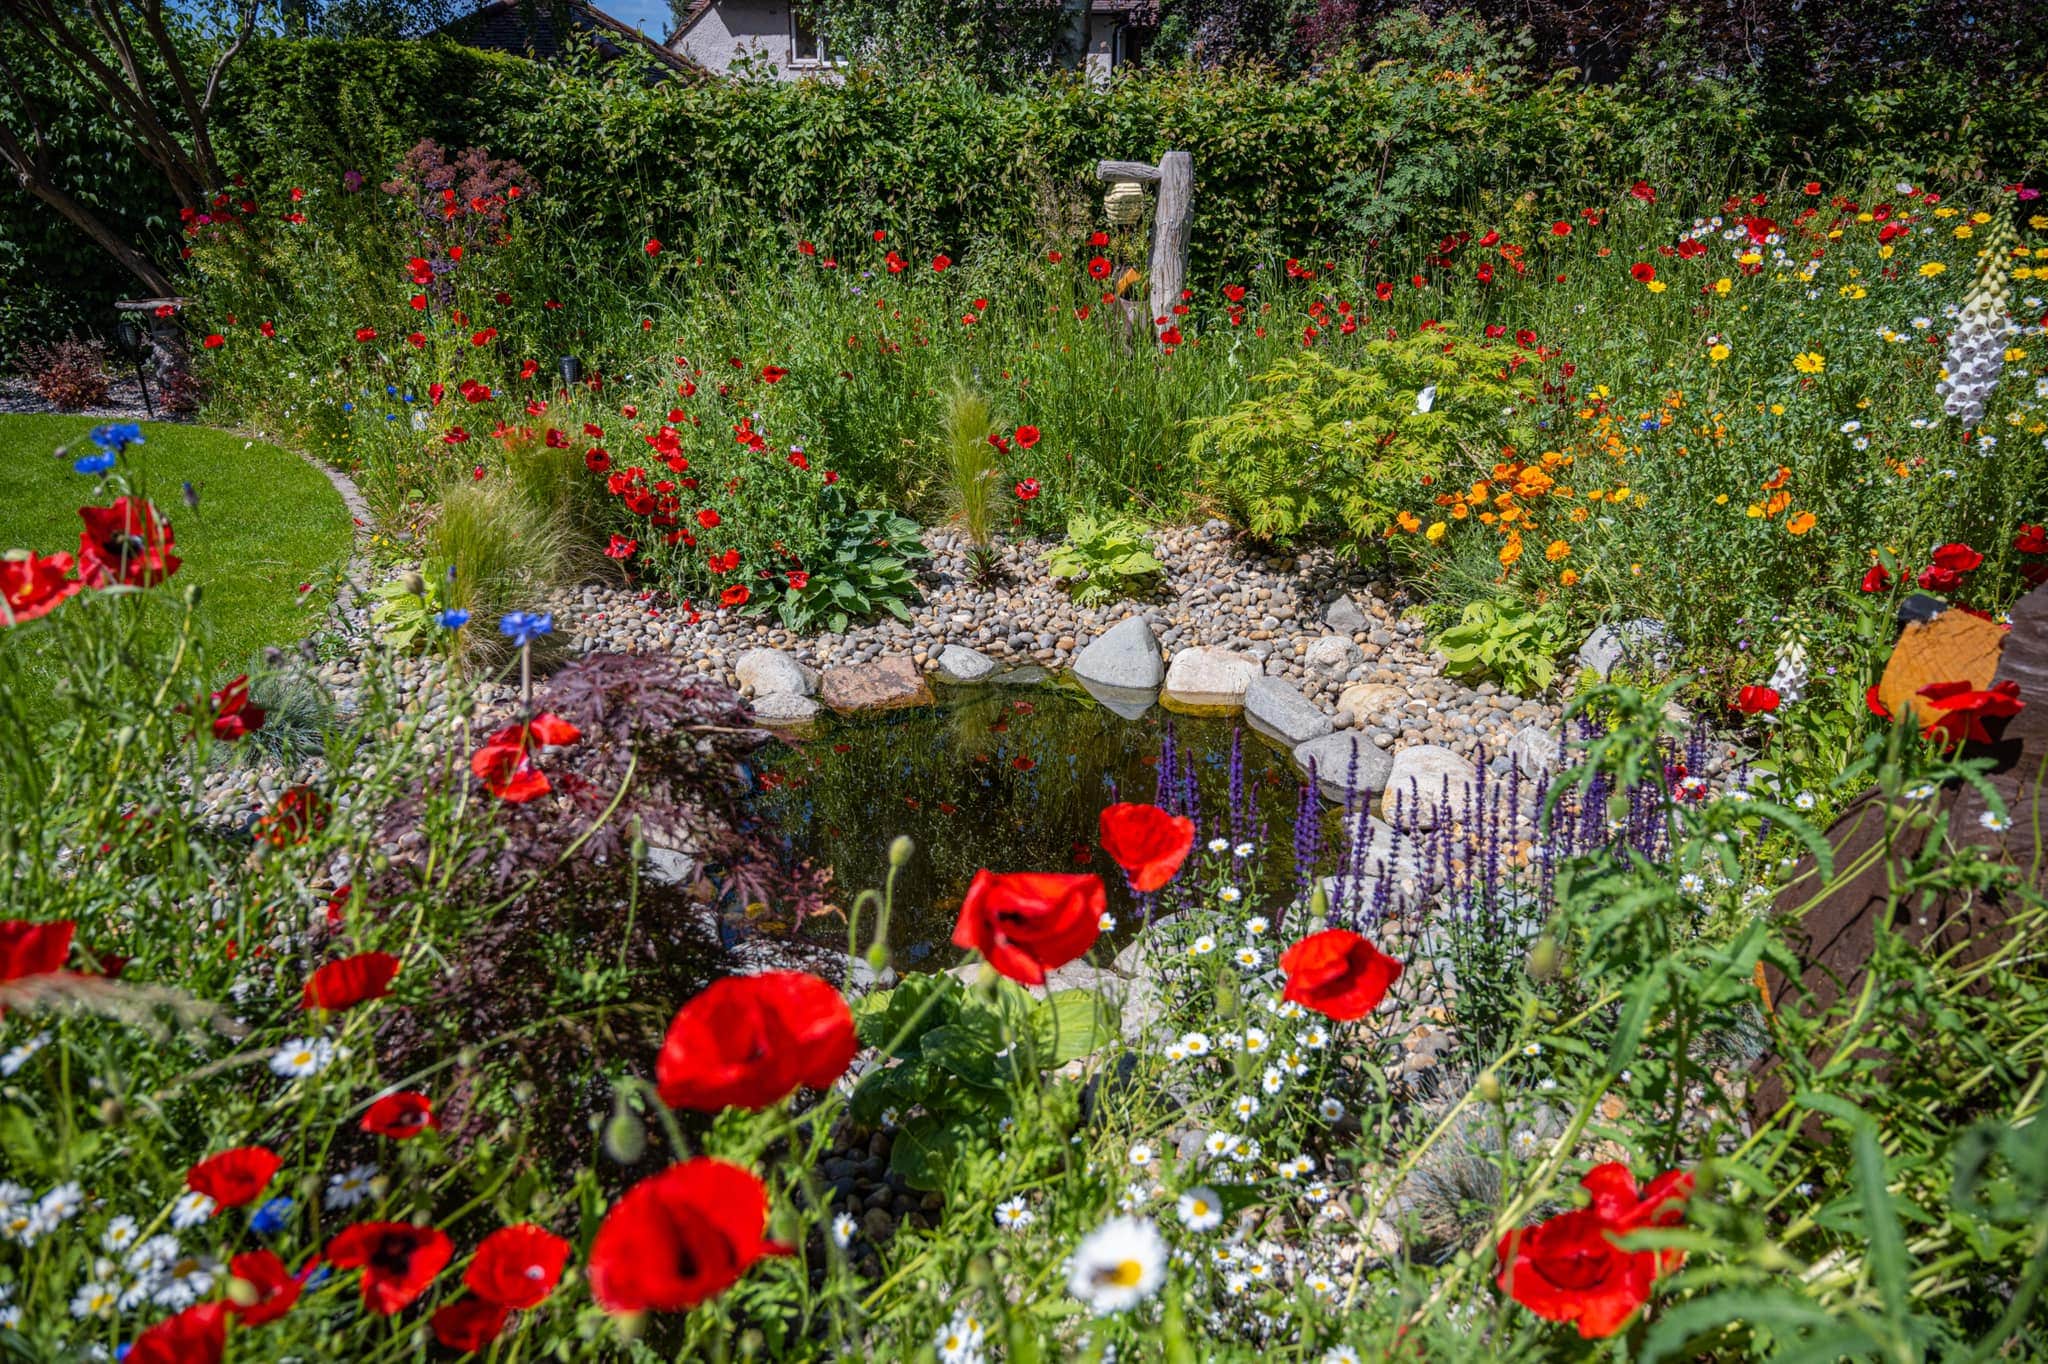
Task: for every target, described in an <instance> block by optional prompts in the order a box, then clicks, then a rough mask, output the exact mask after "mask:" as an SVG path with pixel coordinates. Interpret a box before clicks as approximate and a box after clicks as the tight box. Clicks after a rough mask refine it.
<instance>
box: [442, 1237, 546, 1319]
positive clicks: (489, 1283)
mask: <svg viewBox="0 0 2048 1364" xmlns="http://www.w3.org/2000/svg"><path fill="white" fill-rule="evenodd" d="M568 1263H569V1243H568V1242H567V1241H565V1240H563V1239H562V1238H561V1237H559V1236H557V1235H555V1234H554V1233H553V1232H551V1231H546V1230H543V1229H542V1228H540V1227H537V1226H534V1225H533V1224H532V1223H531V1222H521V1223H518V1224H517V1225H515V1226H510V1227H500V1228H499V1229H498V1230H496V1231H494V1232H492V1233H491V1234H490V1235H489V1236H486V1237H485V1238H484V1240H483V1244H482V1245H480V1246H478V1247H477V1248H476V1256H475V1258H473V1259H471V1260H470V1262H469V1268H468V1269H465V1270H464V1271H462V1281H463V1282H464V1283H466V1284H468V1285H469V1290H470V1292H472V1293H474V1294H476V1295H477V1296H478V1297H479V1298H481V1299H483V1300H484V1301H485V1302H488V1303H494V1304H496V1305H497V1306H499V1307H517V1308H528V1307H538V1306H540V1305H541V1304H542V1303H543V1302H545V1301H547V1296H548V1294H550V1293H552V1292H554V1291H555V1285H556V1284H558V1283H560V1282H561V1281H562V1266H563V1265H566V1264H568Z"/></svg>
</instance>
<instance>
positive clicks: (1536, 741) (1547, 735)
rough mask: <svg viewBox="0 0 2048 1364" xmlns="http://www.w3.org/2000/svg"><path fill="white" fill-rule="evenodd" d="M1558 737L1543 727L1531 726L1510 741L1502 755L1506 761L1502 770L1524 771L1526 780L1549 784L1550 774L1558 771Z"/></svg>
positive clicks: (1523, 774)
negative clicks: (1514, 768)
mask: <svg viewBox="0 0 2048 1364" xmlns="http://www.w3.org/2000/svg"><path fill="white" fill-rule="evenodd" d="M1557 750H1558V741H1557V736H1556V735H1555V734H1552V733H1551V732H1550V731H1549V730H1547V729H1545V728H1544V727H1543V726H1541V725H1529V726H1526V727H1525V728H1523V729H1522V730H1521V731H1519V732H1518V733H1517V734H1516V735H1515V737H1514V738H1512V739H1510V740H1508V746H1507V748H1506V749H1505V750H1504V751H1503V752H1502V753H1501V757H1502V759H1503V760H1504V761H1503V763H1502V770H1503V771H1506V770H1507V768H1509V767H1519V768H1521V769H1522V776H1523V777H1524V778H1525V779H1528V780H1531V781H1537V782H1547V781H1549V780H1550V774H1551V773H1552V772H1554V771H1556V770H1557Z"/></svg>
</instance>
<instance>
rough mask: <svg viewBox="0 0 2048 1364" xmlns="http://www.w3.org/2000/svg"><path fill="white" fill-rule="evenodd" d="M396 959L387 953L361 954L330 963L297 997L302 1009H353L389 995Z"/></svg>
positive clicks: (316, 972)
mask: <svg viewBox="0 0 2048 1364" xmlns="http://www.w3.org/2000/svg"><path fill="white" fill-rule="evenodd" d="M397 975H398V958H397V957H394V956H392V955H391V954H390V953H389V952H360V953H358V954H356V955H355V956H353V957H343V958H342V959H341V960H339V961H330V962H328V963H327V964H326V965H325V966H322V967H321V968H320V969H319V970H317V971H315V972H314V973H313V974H312V975H311V976H310V977H308V978H307V980H306V985H305V989H304V990H302V991H301V992H300V995H299V1007H300V1008H301V1009H352V1008H354V1007H355V1006H356V1005H358V1004H362V1003H365V1002H367V1001H369V1000H372V999H382V998H384V996H386V995H388V994H390V993H391V982H392V979H393V978H394V977H396V976H397Z"/></svg>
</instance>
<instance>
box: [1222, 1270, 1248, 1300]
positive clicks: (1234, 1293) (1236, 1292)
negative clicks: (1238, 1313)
mask: <svg viewBox="0 0 2048 1364" xmlns="http://www.w3.org/2000/svg"><path fill="white" fill-rule="evenodd" d="M1251 1287H1252V1280H1251V1276H1250V1275H1249V1274H1246V1273H1244V1272H1243V1271H1242V1270H1233V1271H1232V1272H1230V1273H1229V1274H1226V1275H1224V1276H1223V1291H1224V1292H1225V1293H1228V1294H1229V1295H1230V1296H1231V1297H1233V1298H1241V1297H1243V1296H1244V1295H1245V1294H1246V1293H1249V1292H1250V1291H1251Z"/></svg>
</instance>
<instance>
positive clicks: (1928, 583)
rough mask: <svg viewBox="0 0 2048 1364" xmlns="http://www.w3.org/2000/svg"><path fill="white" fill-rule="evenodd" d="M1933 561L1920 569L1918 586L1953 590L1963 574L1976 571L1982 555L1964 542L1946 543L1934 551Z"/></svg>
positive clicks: (1961, 583) (1980, 563) (1931, 589)
mask: <svg viewBox="0 0 2048 1364" xmlns="http://www.w3.org/2000/svg"><path fill="white" fill-rule="evenodd" d="M1933 560H1934V561H1933V562H1932V563H1930V564H1928V565H1927V567H1926V568H1923V569H1921V570H1920V586H1922V587H1923V588H1926V589H1927V590H1928V591H1929V592H1953V591H1955V590H1956V589H1957V588H1959V587H1961V586H1962V585H1963V575H1964V574H1965V573H1971V572H1974V571H1976V570H1977V569H1978V568H1979V567H1980V566H1982V564H1983V563H1984V556H1983V555H1981V554H1979V553H1978V552H1977V551H1976V550H1974V549H1971V548H1970V547H1969V546H1968V545H1964V544H1946V545H1943V546H1942V547H1941V548H1939V549H1937V550H1935V551H1934V555H1933Z"/></svg>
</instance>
